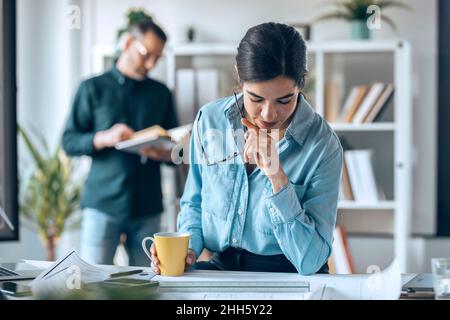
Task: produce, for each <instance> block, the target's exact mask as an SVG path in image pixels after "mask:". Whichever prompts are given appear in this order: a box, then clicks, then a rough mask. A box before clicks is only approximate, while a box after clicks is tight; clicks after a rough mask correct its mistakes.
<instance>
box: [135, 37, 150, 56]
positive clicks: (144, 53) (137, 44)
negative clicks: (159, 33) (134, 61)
mask: <svg viewBox="0 0 450 320" xmlns="http://www.w3.org/2000/svg"><path fill="white" fill-rule="evenodd" d="M134 46H135V47H136V49H137V51H138V52H139V54H140V55H141V56H142V57H143V58H144V59H147V58H148V57H149V53H148V50H147V48H146V47H145V46H144V45H143V44H142V42H140V41H139V40H137V39H134Z"/></svg>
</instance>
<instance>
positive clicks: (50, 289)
mask: <svg viewBox="0 0 450 320" xmlns="http://www.w3.org/2000/svg"><path fill="white" fill-rule="evenodd" d="M107 278H109V272H107V271H105V270H104V269H102V268H100V267H96V266H93V265H91V264H88V263H87V262H85V261H84V260H82V259H81V258H80V256H79V255H78V254H77V253H76V252H75V251H72V252H70V253H69V254H67V255H65V256H63V257H61V258H60V259H58V261H56V262H55V263H53V264H52V265H51V266H50V267H49V268H47V269H46V270H45V271H43V272H42V273H41V274H40V275H39V276H38V277H37V278H36V279H35V280H33V281H32V282H31V284H30V285H31V288H32V291H33V295H35V296H36V297H49V296H50V297H55V298H61V297H63V296H64V295H66V294H70V293H74V290H78V289H80V288H81V285H82V284H87V283H92V282H99V281H104V280H106V279H107Z"/></svg>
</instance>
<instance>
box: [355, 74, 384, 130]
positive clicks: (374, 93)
mask: <svg viewBox="0 0 450 320" xmlns="http://www.w3.org/2000/svg"><path fill="white" fill-rule="evenodd" d="M384 88H385V85H384V84H383V83H381V82H376V83H374V84H373V85H371V86H370V89H369V91H368V92H367V95H366V96H365V98H364V100H363V101H362V102H361V105H360V106H359V107H358V110H357V111H356V113H355V115H354V117H353V119H352V122H353V123H363V121H364V118H365V117H366V115H367V114H368V113H369V111H370V110H371V109H372V107H373V106H374V105H375V102H376V101H377V99H378V98H379V97H380V95H381V93H382V92H383V90H384Z"/></svg>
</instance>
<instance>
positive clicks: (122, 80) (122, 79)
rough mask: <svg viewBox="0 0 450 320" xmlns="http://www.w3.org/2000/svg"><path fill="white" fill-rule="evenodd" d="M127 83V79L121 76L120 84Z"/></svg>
mask: <svg viewBox="0 0 450 320" xmlns="http://www.w3.org/2000/svg"><path fill="white" fill-rule="evenodd" d="M124 83H125V79H124V78H123V77H120V78H119V84H120V85H123V84H124Z"/></svg>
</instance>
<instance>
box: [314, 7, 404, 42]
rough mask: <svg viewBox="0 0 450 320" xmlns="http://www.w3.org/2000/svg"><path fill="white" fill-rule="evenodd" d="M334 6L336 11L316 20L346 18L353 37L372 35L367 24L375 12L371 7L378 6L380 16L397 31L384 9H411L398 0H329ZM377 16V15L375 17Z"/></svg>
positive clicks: (362, 37)
mask: <svg viewBox="0 0 450 320" xmlns="http://www.w3.org/2000/svg"><path fill="white" fill-rule="evenodd" d="M327 4H331V5H332V6H334V11H333V12H331V13H328V14H325V15H323V16H321V17H319V18H317V19H316V20H315V22H320V21H326V20H336V19H337V20H345V21H348V22H350V26H351V32H352V38H353V39H368V38H370V36H371V33H370V31H371V30H370V29H369V28H368V26H367V21H368V19H369V17H370V16H371V15H372V14H374V11H373V10H371V8H375V7H373V6H376V7H377V8H378V10H379V18H380V19H381V20H382V21H384V22H386V23H387V24H388V25H389V26H390V27H391V28H392V30H394V31H396V30H397V26H396V24H395V22H394V20H392V19H391V18H389V17H388V16H386V15H385V14H384V12H383V11H384V9H388V8H401V9H406V10H411V7H410V6H409V5H408V4H406V3H403V2H401V1H397V0H336V1H332V2H327ZM375 18H376V17H375Z"/></svg>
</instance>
